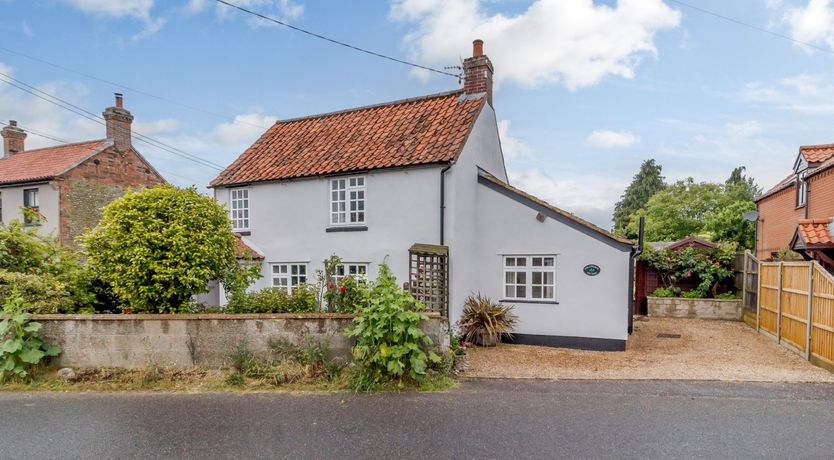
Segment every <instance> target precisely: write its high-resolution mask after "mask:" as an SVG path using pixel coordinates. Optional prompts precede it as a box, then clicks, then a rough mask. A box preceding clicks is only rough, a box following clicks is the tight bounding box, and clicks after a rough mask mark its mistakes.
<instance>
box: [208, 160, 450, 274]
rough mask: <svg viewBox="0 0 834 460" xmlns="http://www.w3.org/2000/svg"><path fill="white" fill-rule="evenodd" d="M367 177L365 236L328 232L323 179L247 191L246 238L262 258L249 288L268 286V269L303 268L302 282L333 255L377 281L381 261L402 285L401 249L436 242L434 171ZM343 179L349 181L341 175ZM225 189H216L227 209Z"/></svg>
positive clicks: (327, 200)
mask: <svg viewBox="0 0 834 460" xmlns="http://www.w3.org/2000/svg"><path fill="white" fill-rule="evenodd" d="M363 176H364V177H365V178H366V182H367V186H366V187H367V189H366V203H365V205H366V209H367V216H366V224H365V225H366V226H367V227H368V230H367V231H353V232H327V231H326V230H327V228H328V227H330V225H329V218H330V214H329V210H330V198H329V197H330V189H329V179H330V178H328V177H324V178H322V177H317V178H310V179H297V180H291V181H280V182H268V183H260V184H253V185H250V186H249V187H248V188H249V201H250V204H249V207H250V225H249V227H250V231H251V234H250V235H248V236H246V239H247V240H249V241H250V242H251V243H252V245H253V246H254V247H255V248H257V249H258V250H259V251H260V252H261V253H262V254H263V255H264V256H265V257H266V260H265V261H264V264H263V274H264V277H263V278H261V279H260V280H259V281H258V282H257V283H256V284H255V285H253V286H252V289H261V288H264V287H268V286H270V285H271V278H270V266H271V264H272V263H278V262H303V263H307V270H308V277H309V278H308V279H309V280H310V282H312V281H313V280H314V278H313V276H314V273H315V270H318V269H321V268H322V267H323V262H324V260H325V259H327V258H328V257H330V256H331V255H333V254H336V255H338V256H339V257H341V258H342V260H343V261H344V262H346V263H348V262H352V263H369V264H370V265H369V268H368V275H369V276H370V277H376V274H377V272H378V269H379V264H380V263H381V262H383V261H384V260H386V258H387V261H388V265H389V266H390V267H391V269H392V271H393V272H394V274H395V275H396V276H397V280H398V281H399V282H400V283H403V282H405V281H407V279H408V249H409V247H411V245H412V244H414V243H435V244H436V243H437V242H438V240H439V238H440V236H439V231H440V230H439V228H440V211H439V203H440V168H439V167H437V166H430V167H413V168H407V169H391V170H378V171H373V172H370V173H366V174H363ZM345 177H348V176H345ZM229 195H230V193H229V189H227V188H221V189H216V190H215V196H216V198H217V199H218V200H219V201H220V202H221V204H223V205H225V206H226V207H227V208H228V202H229Z"/></svg>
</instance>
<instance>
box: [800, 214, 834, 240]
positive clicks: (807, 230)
mask: <svg viewBox="0 0 834 460" xmlns="http://www.w3.org/2000/svg"><path fill="white" fill-rule="evenodd" d="M831 221H832V219H831V218H828V219H802V220H800V221H799V226H798V229H797V231H798V232H799V236H801V237H802V241H804V242H805V244H814V245H816V244H834V236H832V235H831Z"/></svg>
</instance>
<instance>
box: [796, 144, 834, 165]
mask: <svg viewBox="0 0 834 460" xmlns="http://www.w3.org/2000/svg"><path fill="white" fill-rule="evenodd" d="M799 153H801V154H802V156H803V157H805V161H807V162H808V163H822V162H823V161H826V160H828V159H829V158H832V157H834V144H819V145H803V146H801V147H799Z"/></svg>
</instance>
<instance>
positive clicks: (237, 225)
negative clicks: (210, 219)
mask: <svg viewBox="0 0 834 460" xmlns="http://www.w3.org/2000/svg"><path fill="white" fill-rule="evenodd" d="M229 210H230V212H231V215H230V217H231V219H232V230H249V189H248V188H233V189H231V190H230V191H229Z"/></svg>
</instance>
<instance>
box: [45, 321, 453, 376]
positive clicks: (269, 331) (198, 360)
mask: <svg viewBox="0 0 834 460" xmlns="http://www.w3.org/2000/svg"><path fill="white" fill-rule="evenodd" d="M427 315H428V316H429V319H428V320H426V321H424V322H423V324H422V325H421V327H422V329H423V330H424V331H425V332H426V334H427V335H428V336H429V337H431V339H432V341H433V342H434V345H433V348H434V349H435V350H436V351H442V350H446V349H448V347H449V334H448V322H447V320H446V319H445V318H441V317H440V315H439V314H436V313H429V314H427ZM354 316H355V315H352V314H333V313H324V314H268V315H257V314H253V315H231V314H205V315H144V314H141V315H35V316H34V317H33V319H34V320H36V321H39V322H41V323H43V325H44V327H43V329H42V334H43V336H44V339H45V341H46V342H47V343H49V344H54V345H59V346H60V347H61V348H62V349H63V353H62V354H61V356H59V357H58V358H56V361H54V364H56V365H58V366H62V367H81V368H85V367H124V368H137V367H144V366H148V365H157V366H163V367H195V366H196V367H228V366H229V365H230V363H231V360H230V355H231V354H232V352H234V350H235V349H236V348H237V347H238V345H239V344H240V343H242V342H246V344H247V347H248V349H249V351H250V352H252V353H253V354H254V355H255V356H258V357H261V358H265V357H267V356H268V355H269V342H270V341H271V340H286V341H289V342H291V343H294V344H297V345H303V344H306V343H307V342H308V341H309V340H313V341H318V342H326V343H327V344H328V347H329V351H330V358H331V359H334V360H339V361H342V362H346V361H347V360H349V359H350V355H351V347H352V346H353V340H352V339H348V338H347V337H345V336H344V331H345V329H347V328H348V327H349V326H350V325H351V324H352V320H353V318H354Z"/></svg>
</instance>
